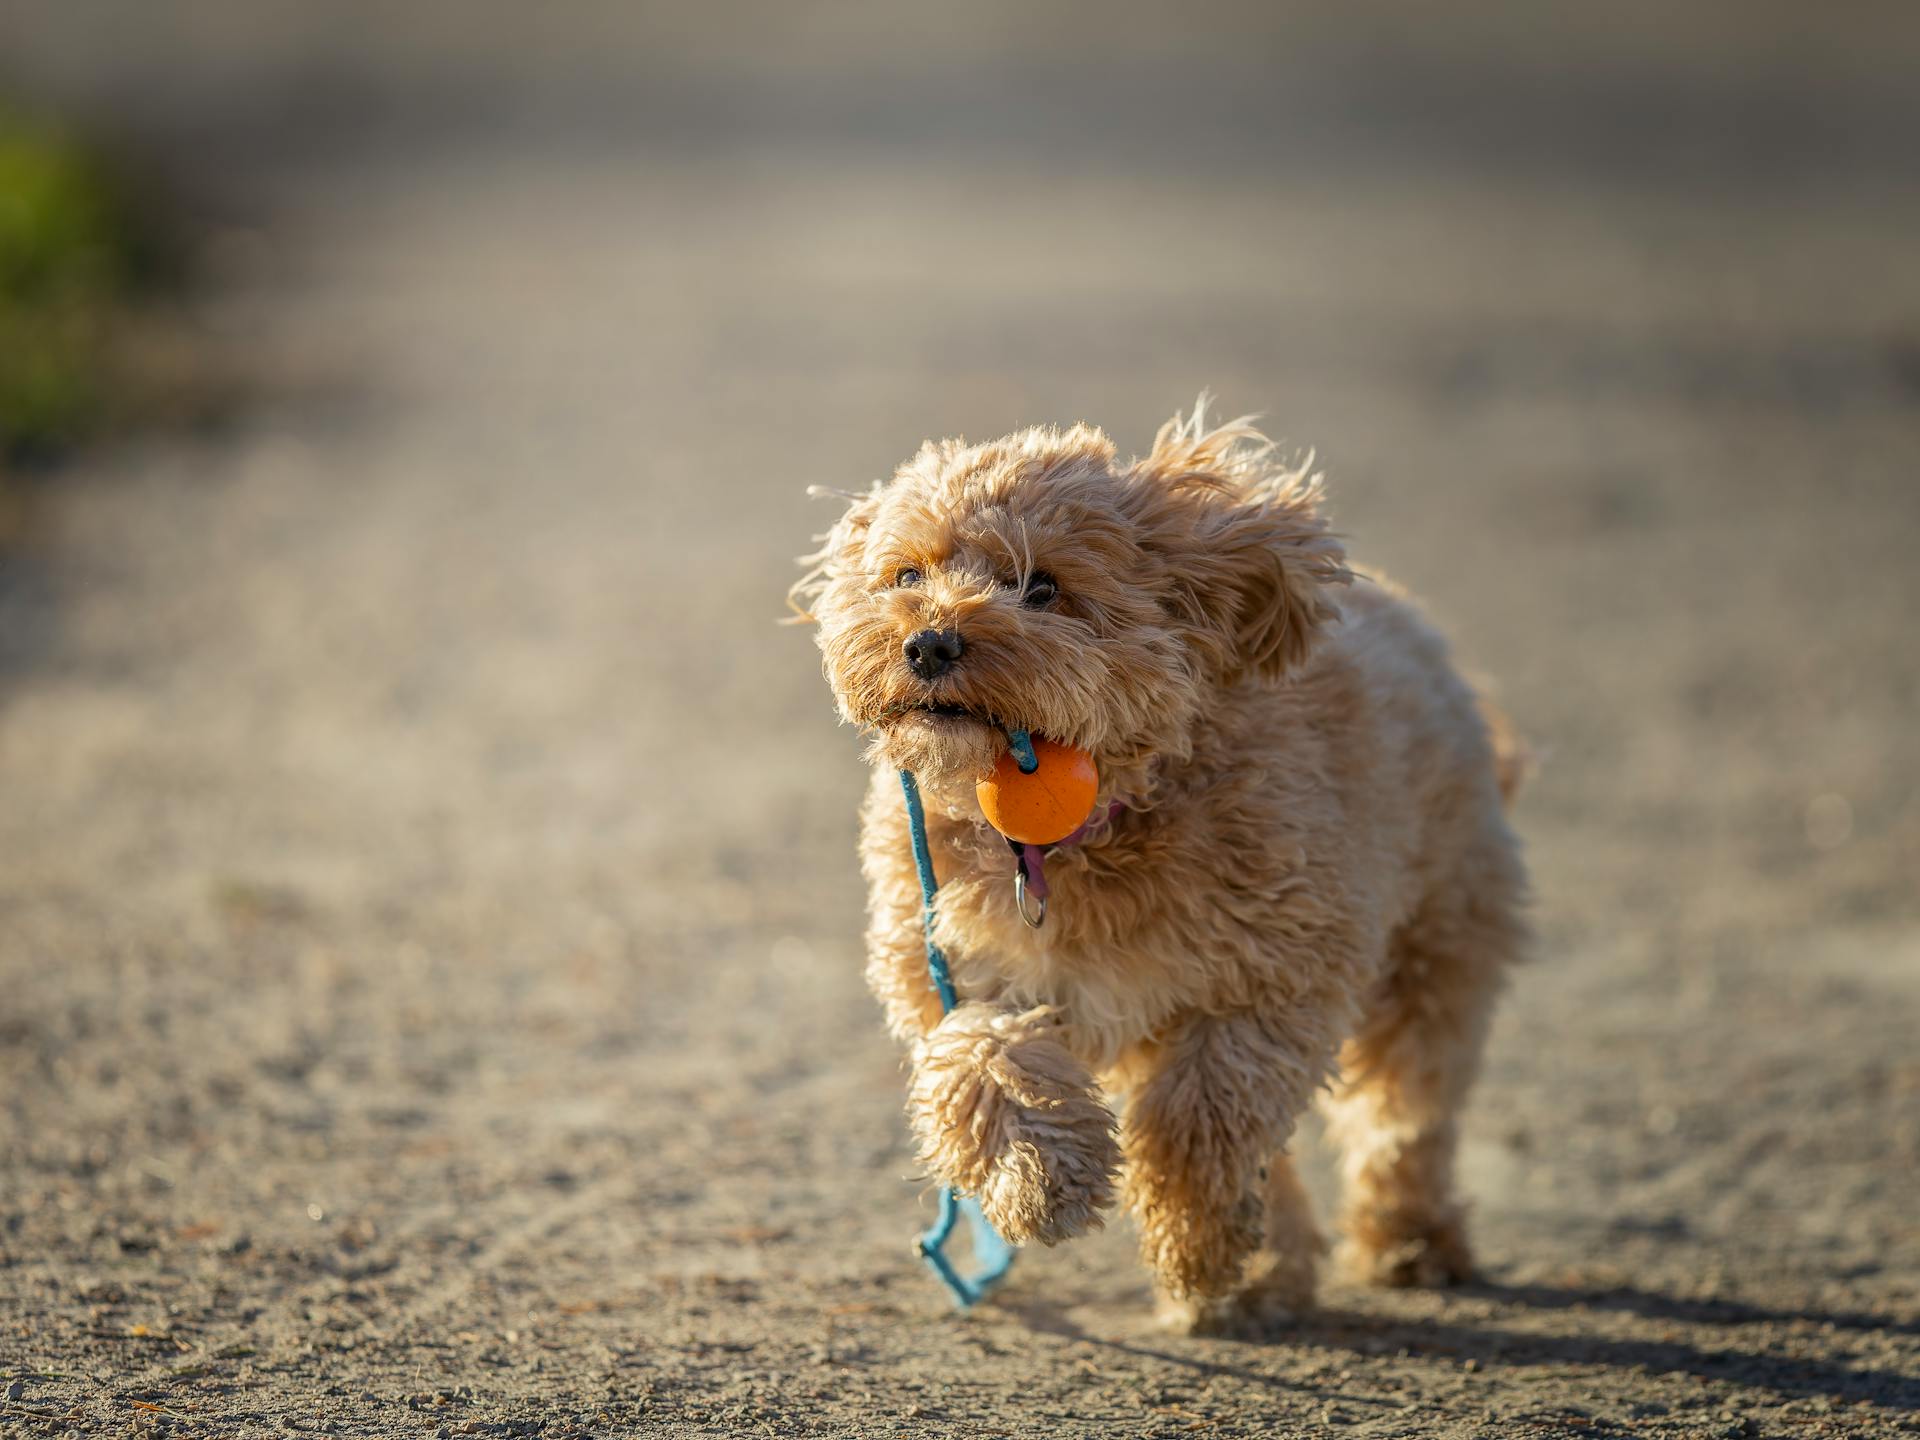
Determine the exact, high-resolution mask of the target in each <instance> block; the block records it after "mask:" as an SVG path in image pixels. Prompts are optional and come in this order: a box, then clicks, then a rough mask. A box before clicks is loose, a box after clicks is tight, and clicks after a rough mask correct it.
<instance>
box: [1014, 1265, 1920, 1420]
mask: <svg viewBox="0 0 1920 1440" xmlns="http://www.w3.org/2000/svg"><path fill="white" fill-rule="evenodd" d="M1453 1293H1454V1294H1457V1295H1460V1296H1464V1297H1477V1298H1480V1299H1483V1300H1489V1301H1492V1302H1493V1303H1494V1304H1496V1305H1499V1306H1502V1307H1507V1308H1509V1309H1511V1310H1513V1311H1517V1312H1520V1313H1519V1314H1518V1315H1516V1316H1515V1318H1516V1319H1519V1318H1520V1316H1521V1315H1524V1313H1525V1312H1527V1311H1548V1310H1588V1311H1592V1312H1594V1313H1596V1314H1606V1313H1607V1312H1617V1311H1623V1310H1624V1311H1628V1312H1630V1313H1632V1314H1634V1315H1637V1316H1640V1317H1641V1318H1643V1319H1647V1320H1655V1321H1662V1322H1666V1323H1667V1324H1668V1325H1669V1326H1670V1325H1673V1324H1683V1325H1687V1326H1705V1327H1716V1328H1718V1329H1719V1330H1721V1331H1731V1332H1735V1333H1734V1334H1732V1335H1730V1336H1729V1337H1728V1338H1729V1339H1731V1340H1732V1341H1733V1342H1734V1343H1732V1344H1727V1345H1722V1344H1720V1343H1717V1339H1718V1337H1711V1338H1710V1343H1708V1344H1696V1343H1691V1342H1689V1341H1688V1340H1685V1339H1680V1338H1675V1337H1674V1336H1673V1332H1672V1331H1671V1329H1665V1330H1663V1331H1662V1332H1661V1334H1660V1335H1658V1336H1657V1337H1651V1338H1646V1337H1621V1336H1618V1335H1608V1334H1602V1333H1599V1331H1598V1328H1597V1327H1596V1328H1594V1329H1592V1330H1589V1331H1586V1332H1584V1333H1581V1334H1577V1335H1566V1334H1542V1333H1539V1332H1537V1331H1532V1330H1528V1329H1524V1328H1513V1329H1507V1328H1500V1327H1497V1326H1491V1325H1485V1324H1468V1323H1464V1322H1462V1321H1460V1320H1456V1319H1451V1318H1449V1317H1448V1315H1447V1314H1446V1313H1445V1312H1444V1311H1443V1312H1442V1313H1441V1314H1438V1315H1434V1316H1431V1317H1422V1318H1419V1319H1403V1318H1400V1317H1397V1316H1393V1315H1383V1314H1370V1313H1366V1312H1363V1311H1359V1310H1344V1309H1340V1308H1337V1307H1322V1308H1321V1309H1318V1310H1316V1311H1315V1312H1313V1313H1312V1314H1311V1315H1309V1316H1307V1317H1305V1318H1303V1319H1301V1320H1300V1321H1298V1322H1297V1323H1295V1324H1293V1325H1290V1326H1288V1327H1286V1328H1284V1329H1278V1330H1275V1331H1274V1332H1273V1333H1272V1334H1270V1335H1266V1336H1261V1337H1254V1338H1248V1337H1239V1338H1235V1339H1226V1340H1219V1341H1212V1342H1209V1343H1208V1344H1207V1345H1206V1346H1205V1347H1204V1348H1201V1347H1197V1346H1193V1345H1190V1344H1188V1343H1185V1342H1182V1343H1180V1344H1178V1345H1175V1344H1153V1343H1148V1342H1145V1341H1143V1340H1139V1339H1133V1338H1117V1337H1112V1336H1106V1335H1099V1334H1095V1333H1093V1332H1091V1331H1089V1330H1087V1329H1086V1328H1085V1327H1084V1326H1083V1325H1081V1324H1080V1323H1079V1322H1078V1321H1077V1320H1075V1319H1074V1318H1073V1315H1072V1314H1071V1312H1070V1311H1069V1309H1068V1308H1067V1307H1065V1306H1062V1305H1059V1304H1056V1303H1053V1302H1049V1301H1046V1300H1041V1299H1038V1298H1033V1297H1016V1296H1011V1295H1009V1296H1004V1297H1002V1298H1001V1299H1000V1301H999V1302H998V1308H1000V1309H1001V1310H1002V1311H1004V1312H1006V1313H1007V1314H1009V1315H1010V1316H1012V1317H1014V1318H1016V1319H1018V1320H1019V1321H1020V1322H1021V1323H1022V1324H1024V1325H1026V1326H1027V1327H1028V1328H1029V1329H1032V1330H1035V1331H1039V1332H1041V1333H1044V1334H1049V1335H1055V1336H1058V1337H1060V1338H1061V1339H1065V1340H1074V1341H1080V1342H1083V1343H1086V1344H1089V1345H1095V1346H1099V1347H1102V1348H1104V1349H1108V1350H1114V1351H1118V1352H1122V1353H1125V1354H1128V1355H1133V1356H1137V1357H1140V1358H1143V1359H1153V1360H1158V1361H1162V1362H1164V1363H1166V1364H1169V1365H1174V1366H1179V1367H1181V1368H1183V1369H1187V1370H1192V1371H1195V1372H1198V1373H1201V1374H1206V1375H1230V1376H1233V1377H1235V1378H1237V1379H1240V1380H1245V1381H1249V1382H1252V1383H1254V1384H1258V1385H1261V1386H1264V1387H1266V1388H1268V1389H1271V1390H1276V1391H1287V1392H1298V1393H1302V1394H1313V1395H1319V1394H1321V1393H1323V1390H1324V1387H1323V1386H1322V1385H1321V1384H1319V1383H1316V1382H1312V1381H1298V1380H1290V1379H1288V1378H1287V1377H1286V1376H1284V1375H1279V1374H1273V1373H1270V1372H1269V1371H1267V1370H1264V1369H1259V1368H1254V1367H1252V1366H1251V1365H1249V1364H1246V1363H1240V1362H1242V1361H1245V1360H1250V1359H1251V1358H1252V1356H1251V1355H1249V1354H1248V1351H1249V1350H1252V1351H1260V1350H1267V1349H1273V1348H1281V1347H1285V1348H1291V1349H1295V1350H1317V1351H1335V1352H1340V1353H1342V1354H1347V1355H1367V1356H1377V1355H1380V1354H1392V1353H1395V1352H1400V1353H1405V1354H1408V1355H1411V1356H1415V1357H1419V1356H1431V1357H1436V1358H1444V1359H1446V1360H1449V1361H1453V1362H1456V1363H1457V1362H1462V1361H1469V1360H1471V1361H1476V1362H1478V1364H1479V1366H1480V1367H1481V1368H1483V1369H1485V1370H1489V1371H1491V1370H1494V1369H1496V1368H1500V1367H1506V1368H1511V1367H1515V1366H1532V1365H1607V1366H1612V1367H1615V1368H1618V1369H1623V1370H1625V1369H1641V1370H1644V1371H1645V1372H1648V1373H1653V1374H1665V1373H1670V1372H1675V1371H1678V1372H1680V1373H1683V1374H1687V1375H1693V1376H1697V1377H1698V1378H1700V1379H1702V1380H1709V1381H1722V1382H1726V1383H1729V1384H1735V1385H1742V1386H1748V1387H1751V1388H1754V1389H1758V1390H1765V1391H1771V1392H1773V1393H1774V1394H1777V1395H1779V1396H1781V1397H1782V1398H1784V1399H1789V1400H1806V1399H1814V1398H1817V1397H1824V1398H1826V1399H1828V1400H1830V1401H1832V1402H1834V1403H1835V1404H1836V1405H1851V1404H1854V1403H1857V1402H1860V1401H1868V1402H1871V1403H1873V1404H1876V1405H1880V1406H1885V1407H1887V1408H1889V1409H1896V1410H1907V1411H1911V1410H1916V1409H1920V1377H1916V1376H1914V1375H1912V1374H1906V1373H1902V1372H1899V1371H1894V1370H1878V1369H1871V1368H1867V1367H1864V1366H1855V1365H1848V1364H1844V1363H1841V1362H1839V1361H1836V1360H1829V1359H1814V1358H1806V1357H1802V1356H1796V1355H1790V1354H1786V1353H1782V1352H1780V1351H1770V1350H1766V1349H1745V1348H1740V1346H1739V1345H1738V1339H1739V1336H1738V1333H1737V1332H1738V1331H1739V1330H1740V1329H1742V1328H1744V1327H1747V1326H1753V1325H1763V1324H1800V1325H1815V1326H1823V1325H1824V1326H1833V1327H1835V1328H1837V1329H1844V1330H1855V1331H1877V1332H1882V1333H1887V1334H1899V1335H1912V1334H1916V1333H1920V1324H1916V1323H1914V1322H1913V1321H1911V1320H1900V1319H1896V1318H1893V1317H1884V1316H1875V1315H1868V1314H1862V1313H1857V1312H1850V1311H1839V1312H1827V1311H1821V1310H1817V1309H1811V1308H1810V1309H1805V1310H1784V1309H1769V1308H1766V1307H1762V1306H1756V1305H1749V1304H1746V1303H1744V1302H1740V1301H1733V1300H1716V1299H1706V1300H1690V1299H1684V1298H1680V1297H1677V1296H1671V1295H1663V1294H1660V1293H1659V1292H1657V1291H1652V1290H1642V1289H1636V1288H1633V1287H1630V1286H1621V1287H1607V1288H1603V1289H1589V1288H1584V1287H1567V1288H1559V1287H1555V1286H1548V1285H1503V1284H1498V1283H1487V1282H1481V1283H1476V1284H1473V1285H1468V1286H1465V1287H1462V1288H1461V1289H1460V1290H1458V1291H1455V1292H1453ZM1702 1338H1709V1337H1702ZM1342 1398H1343V1401H1351V1400H1354V1399H1357V1398H1359V1397H1355V1396H1352V1395H1345V1396H1343V1397H1342Z"/></svg>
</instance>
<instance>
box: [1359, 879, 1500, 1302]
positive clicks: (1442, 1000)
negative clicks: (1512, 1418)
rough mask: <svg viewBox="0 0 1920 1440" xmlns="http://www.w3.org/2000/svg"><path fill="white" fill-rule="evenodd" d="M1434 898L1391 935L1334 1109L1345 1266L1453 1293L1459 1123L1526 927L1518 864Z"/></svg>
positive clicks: (1458, 1265)
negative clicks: (1522, 918)
mask: <svg viewBox="0 0 1920 1440" xmlns="http://www.w3.org/2000/svg"><path fill="white" fill-rule="evenodd" d="M1481 878H1482V880H1483V882H1484V883H1483V884H1481V885H1480V886H1479V887H1477V888H1475V889H1470V890H1469V889H1462V890H1457V891H1455V892H1453V893H1451V894H1449V895H1446V896H1443V897H1439V898H1437V899H1436V900H1433V901H1430V902H1429V903H1428V904H1427V905H1426V906H1425V907H1424V908H1423V909H1422V911H1421V912H1420V913H1419V914H1418V915H1416V916H1415V918H1414V920H1413V921H1411V922H1410V923H1409V924H1408V925H1407V926H1405V927H1404V928H1403V929H1402V930H1401V931H1400V933H1399V934H1398V935H1396V936H1395V937H1394V940H1393V942H1392V944H1391V947H1390V950H1389V954H1388V959H1387V965H1386V969H1385V972H1384V974H1383V977H1382V981H1381V985H1380V988H1379V990H1378V992H1377V993H1376V994H1375V996H1374V1000H1373V1003H1372V1006H1371V1008H1370V1009H1369V1010H1368V1012H1367V1013H1366V1014H1365V1016H1364V1019H1363V1022H1362V1024H1361V1026H1360V1028H1359V1030H1358V1031H1357V1032H1356V1033H1355V1034H1354V1036H1353V1037H1352V1038H1351V1039H1350V1040H1349V1041H1348V1042H1347V1043H1346V1045H1345V1046H1344V1047H1343V1049H1342V1050H1341V1053H1340V1079H1339V1081H1338V1082H1337V1083H1336V1085H1335V1087H1334V1091H1333V1097H1332V1099H1331V1100H1330V1101H1329V1102H1328V1105H1327V1115H1328V1122H1329V1130H1330V1132H1331V1134H1332V1135H1333V1137H1334V1138H1335V1140H1336V1141H1337V1142H1338V1143H1339V1145H1340V1146H1341V1148H1342V1150H1343V1152H1344V1157H1343V1158H1344V1163H1343V1166H1342V1170H1343V1173H1344V1176H1345V1181H1346V1186H1345V1191H1346V1193H1345V1196H1344V1203H1343V1205H1342V1212H1341V1223H1340V1228H1341V1230H1342V1232H1343V1237H1344V1238H1343V1240H1342V1243H1341V1245H1340V1248H1339V1251H1338V1254H1337V1260H1338V1263H1339V1266H1340V1269H1341V1270H1342V1271H1343V1272H1344V1273H1345V1274H1347V1275H1348V1276H1349V1277H1350V1278H1353V1279H1355V1280H1360V1281H1364V1282H1367V1283H1371V1284H1375V1285H1388V1286H1411V1285H1450V1284H1457V1283H1459V1282H1461V1281H1464V1280H1466V1279H1469V1278H1470V1277H1471V1276H1472V1273H1473V1260H1472V1254H1471V1251H1470V1250H1469V1248H1468V1245H1467V1237H1466V1227H1465V1217H1464V1214H1463V1211H1462V1208H1461V1205H1460V1202H1459V1200H1458V1199H1457V1198H1456V1196H1455V1192H1454V1150H1455V1145H1456V1141H1457V1138H1458V1119H1459V1113H1460V1109H1461V1106H1462V1104H1463V1103H1464V1102H1465V1099H1466V1095H1467V1091H1468V1089H1469V1087H1470V1086H1471V1085H1472V1083H1473V1079H1474V1076H1475V1075H1476V1073H1477V1072H1478V1070H1479V1067H1480V1054H1481V1049H1482V1047H1483V1045H1484V1042H1485V1040H1486V1034H1487V1026H1488V1021H1489V1019H1490V1017H1491V1014H1492V1010H1493V1002H1494V999H1495V997H1496V995H1497V994H1498V992H1499V989H1500V984H1501V978H1502V975H1503V973H1504V971H1505V970H1506V967H1507V965H1508V964H1509V963H1510V962H1512V961H1513V960H1515V959H1517V958H1518V956H1519V954H1520V952H1521V949H1522V946H1523V943H1524V931H1523V927H1522V925H1521V922H1520V920H1519V918H1518V901H1519V888H1520V882H1519V878H1518V867H1517V864H1513V863H1511V862H1507V861H1504V860H1495V861H1494V862H1493V863H1492V864H1490V866H1489V867H1488V868H1487V869H1486V870H1485V871H1483V872H1482V877H1481Z"/></svg>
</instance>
